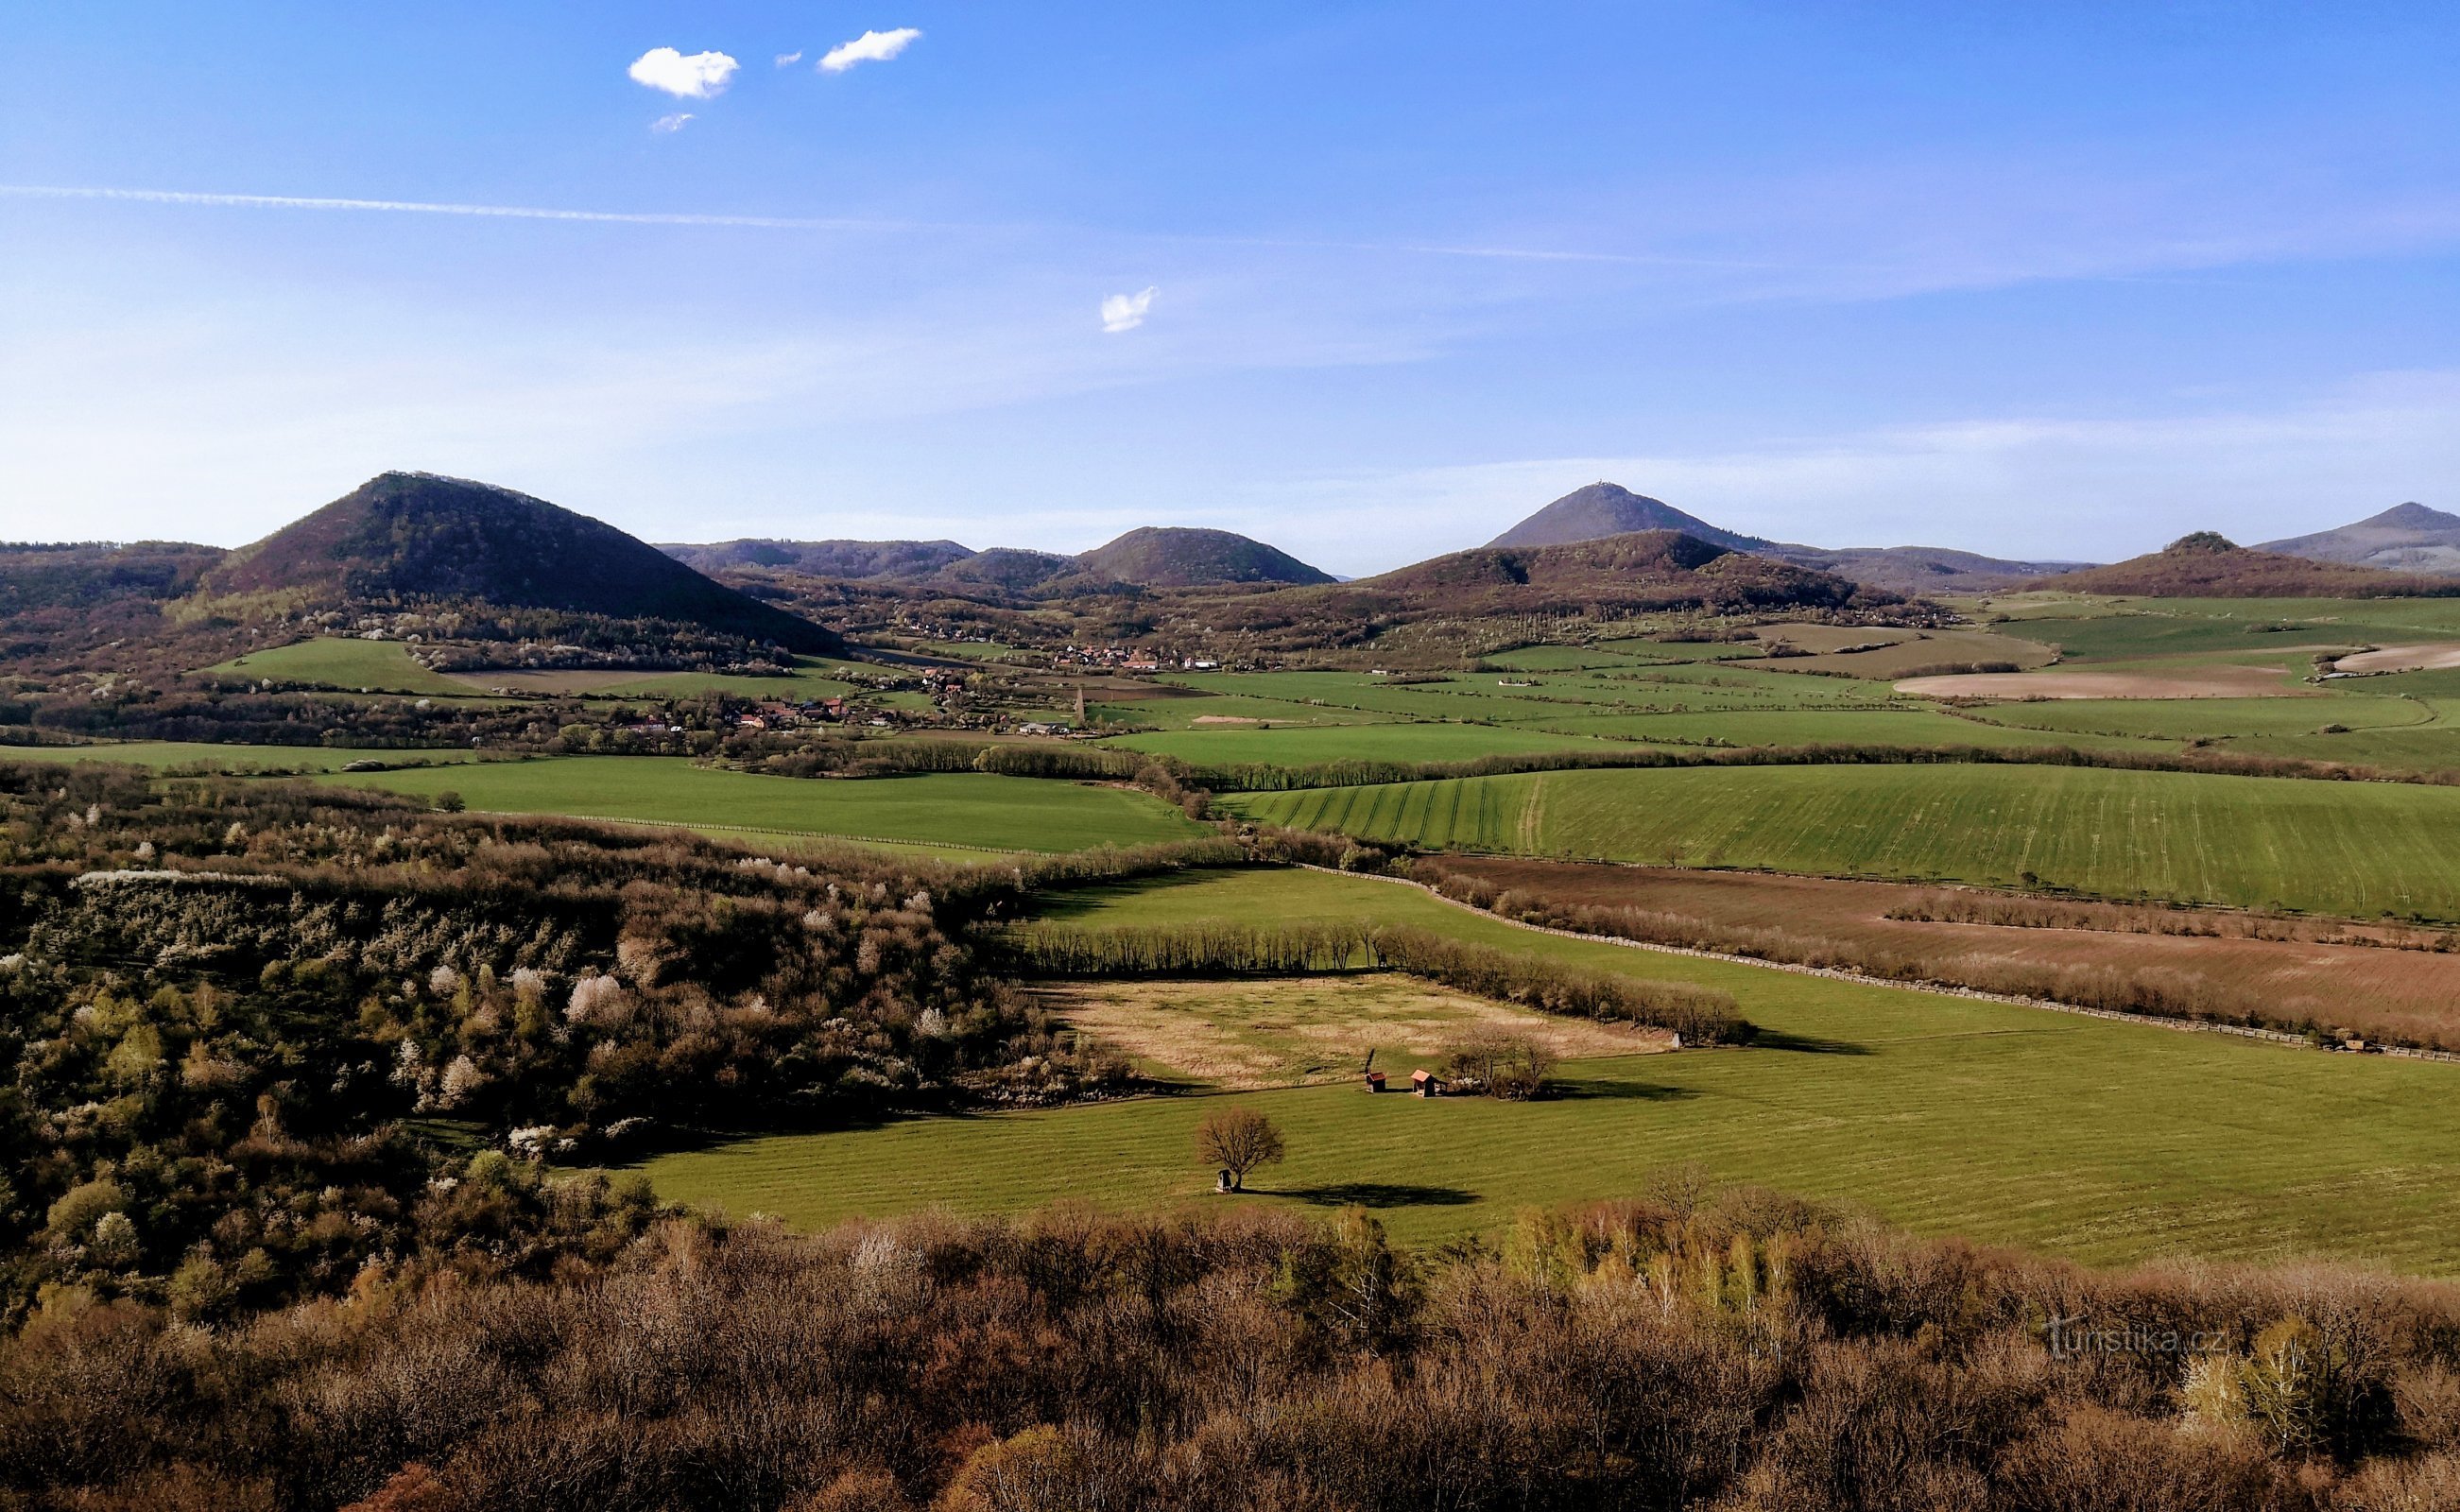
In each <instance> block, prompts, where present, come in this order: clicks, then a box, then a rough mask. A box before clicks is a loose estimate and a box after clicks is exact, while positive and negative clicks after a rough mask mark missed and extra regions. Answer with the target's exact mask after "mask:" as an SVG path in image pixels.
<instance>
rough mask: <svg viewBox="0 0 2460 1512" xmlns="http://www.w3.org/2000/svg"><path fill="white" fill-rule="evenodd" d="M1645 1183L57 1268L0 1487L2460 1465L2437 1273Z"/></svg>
mask: <svg viewBox="0 0 2460 1512" xmlns="http://www.w3.org/2000/svg"><path fill="white" fill-rule="evenodd" d="M480 1159H481V1160H482V1161H484V1160H486V1159H487V1158H486V1157H481V1158H480ZM497 1160H498V1161H500V1157H498V1158H497ZM469 1181H470V1182H471V1184H475V1185H481V1186H493V1185H497V1184H498V1183H505V1184H507V1185H508V1186H519V1185H520V1182H521V1178H520V1176H519V1175H518V1174H517V1173H510V1172H507V1171H505V1170H504V1169H502V1168H501V1167H500V1165H498V1166H497V1167H495V1168H492V1169H474V1170H473V1171H472V1172H471V1173H470V1178H469ZM570 1201H575V1202H581V1201H584V1200H583V1199H570ZM0 1477H5V1486H6V1490H5V1492H0V1505H8V1506H12V1507H26V1508H34V1507H63V1508H65V1507H76V1508H94V1509H99V1508H112V1509H118V1508H128V1509H136V1508H148V1509H153V1508H177V1509H186V1508H196V1509H203V1508H217V1509H219V1508H258V1507H262V1508H277V1507H301V1508H306V1507H330V1506H335V1505H351V1506H354V1507H356V1508H359V1509H361V1512H376V1509H387V1512H447V1509H462V1508H469V1509H477V1508H498V1507H514V1506H519V1507H525V1508H541V1509H547V1508H573V1509H582V1508H588V1509H593V1512H597V1509H629V1508H639V1509H643V1512H647V1509H651V1508H659V1509H665V1508H710V1509H718V1508H746V1507H759V1508H770V1507H782V1508H794V1509H798V1512H818V1509H856V1508H862V1509H890V1508H904V1507H921V1506H937V1507H944V1508H951V1509H953V1508H1000V1509H1029V1508H1032V1509H1045V1508H1047V1509H1053V1512H1056V1509H1061V1508H1084V1507H1132V1506H1185V1507H1219V1508H1224V1509H1227V1508H1246V1507H1262V1508H1325V1509H1330V1508H1348V1507H1358V1508H1382V1507H1392V1508H1401V1507H1430V1506H1431V1507H1445V1508H1471V1507H1595V1506H1628V1507H1686V1506H1696V1507H1715V1508H1722V1509H1728V1512H1740V1509H1744V1508H1751V1509H1762V1508H1765V1509H1770V1512H1775V1509H1806V1508H1908V1509H1911V1508H1922V1509H1931V1508H1986V1507H2018V1508H2062V1509H2069V1508H2071V1509H2096V1512H2098V1509H2119V1508H2144V1509H2147V1512H2153V1509H2159V1512H2181V1509H2222V1508H2278V1509H2296V1508H2351V1509H2355V1508H2364V1509H2369V1512H2375V1509H2382V1512H2391V1509H2404V1512H2406V1509H2424V1508H2438V1507H2449V1506H2451V1505H2453V1504H2454V1502H2455V1499H2460V1291H2455V1289H2454V1288H2451V1287H2449V1286H2446V1285H2439V1284H2428V1283H2407V1282H2397V1281H2392V1280H2387V1279H2385V1278H2382V1277H2379V1276H2370V1275H2365V1274H2360V1273H2355V1272H2346V1271H2335V1270H2324V1269H2300V1270H2281V1271H2271V1272H2264V1271H2250V1270H2221V1269H2199V1268H2176V1269H2167V1270H2153V1271H2145V1272H2138V1273H2134V1274H2113V1273H2105V1272H2092V1271H2087V1270H2082V1269H2077V1268H2073V1267H2066V1266H2060V1265H2053V1264H2046V1263H2041V1262H2037V1261H2032V1260H2028V1259H2025V1258H2024V1257H2021V1256H2018V1255H2013V1254H2008V1253H2004V1252H1988V1251H1980V1250H1976V1249H1973V1248H1971V1247H1968V1246H1963V1245H1961V1244H1956V1243H1922V1242H1915V1241H1909V1240H1905V1239H1902V1238H1900V1237H1897V1236H1894V1235H1891V1234H1888V1233H1886V1232H1883V1231H1878V1230H1876V1229H1872V1228H1869V1227H1866V1226H1862V1225H1856V1224H1852V1223H1848V1222H1840V1221H1837V1220H1834V1219H1832V1218H1829V1217H1826V1216H1824V1215H1821V1214H1819V1213H1817V1212H1814V1211H1813V1210H1811V1209H1807V1208H1804V1207H1802V1206H1800V1205H1799V1204H1796V1203H1791V1202H1788V1201H1786V1200H1783V1199H1779V1198H1775V1197H1771V1196H1769V1195H1767V1194H1764V1193H1756V1192H1751V1191H1747V1190H1746V1191H1732V1192H1728V1193H1724V1194H1718V1195H1713V1196H1712V1195H1707V1194H1703V1193H1701V1192H1699V1191H1697V1190H1694V1189H1690V1188H1688V1187H1687V1186H1686V1183H1685V1182H1683V1181H1682V1180H1681V1179H1680V1178H1679V1175H1678V1177H1677V1178H1676V1179H1675V1180H1672V1181H1669V1182H1666V1183H1665V1190H1664V1191H1661V1192H1660V1193H1658V1194H1657V1195H1656V1196H1655V1197H1654V1198H1653V1199H1651V1200H1649V1201H1645V1202H1640V1203H1631V1204H1625V1205H1619V1206H1609V1207H1601V1208H1598V1209H1595V1210H1591V1211H1587V1212H1583V1213H1579V1214H1569V1215H1562V1214H1531V1215H1527V1216H1525V1217H1524V1218H1523V1220H1522V1221H1521V1223H1520V1224H1519V1225H1518V1226H1517V1227H1516V1229H1515V1231H1514V1232H1513V1233H1512V1234H1511V1235H1509V1236H1508V1237H1507V1238H1506V1239H1505V1240H1504V1241H1503V1243H1502V1244H1501V1245H1500V1246H1496V1247H1495V1248H1493V1249H1487V1248H1477V1249H1471V1250H1466V1251H1455V1252H1452V1253H1449V1254H1445V1255H1439V1256H1435V1257H1431V1258H1427V1259H1423V1260H1422V1259H1413V1258H1411V1257H1409V1256H1407V1255H1404V1254H1402V1253H1398V1252H1396V1251H1394V1250H1392V1249H1391V1248H1389V1246H1386V1245H1385V1244H1384V1243H1383V1241H1382V1236H1381V1234H1380V1232H1379V1231H1378V1230H1377V1228H1376V1227H1375V1225H1374V1224H1373V1222H1372V1220H1371V1219H1369V1218H1368V1216H1367V1215H1365V1214H1363V1213H1357V1212H1352V1213H1349V1214H1347V1215H1345V1216H1343V1217H1342V1218H1340V1219H1338V1220H1336V1221H1334V1222H1332V1223H1330V1224H1328V1225H1327V1224H1310V1223H1302V1222H1296V1221H1290V1220H1278V1219H1269V1218H1262V1217H1250V1216H1243V1215H1238V1214H1232V1215H1228V1216H1225V1217H1223V1218H1222V1219H1220V1220H1219V1221H1213V1222H1203V1221H1195V1220H1182V1219H1171V1218H1156V1219H1148V1220H1108V1219H1101V1218H1096V1217H1094V1216H1092V1215H1091V1214H1087V1213H1082V1212H1074V1211H1069V1210H1065V1209H1062V1210H1054V1211H1051V1212H1048V1213H1045V1214H1042V1215H1040V1216H1039V1217H1037V1218H1035V1219H1033V1220H1031V1221H1029V1222H1028V1223H1025V1224H1022V1225H1007V1224H999V1223H972V1224H958V1223H953V1222H937V1221H929V1220H923V1221H915V1222H909V1223H903V1224H898V1225H854V1226H848V1227H845V1228H841V1229H838V1230H837V1231H834V1232H831V1233H828V1234H824V1235H820V1236H817V1237H815V1238H808V1239H797V1238H790V1237H786V1236H783V1235H781V1234H779V1233H777V1232H776V1231H775V1230H774V1229H771V1228H768V1227H765V1226H759V1225H752V1226H740V1227H730V1226H727V1225H722V1224H714V1223H710V1222H708V1221H703V1220H696V1219H690V1218H684V1217H656V1218H652V1219H650V1220H649V1221H648V1222H647V1225H646V1226H644V1227H642V1228H641V1229H640V1231H639V1233H638V1235H637V1237H635V1238H632V1239H629V1240H626V1241H624V1242H622V1243H620V1244H617V1245H614V1246H611V1247H610V1248H609V1249H608V1250H607V1251H606V1252H604V1254H602V1255H597V1256H591V1255H587V1254H583V1253H581V1252H577V1251H576V1252H573V1253H569V1254H567V1255H566V1256H565V1257H563V1258H562V1260H561V1261H559V1263H558V1264H557V1265H556V1266H555V1267H552V1269H551V1270H550V1271H548V1272H546V1273H542V1274H534V1275H529V1276H515V1275H511V1274H498V1275H493V1276H484V1275H472V1274H468V1273H466V1272H462V1271H456V1272H451V1273H432V1274H430V1275H429V1276H428V1277H427V1278H426V1279H425V1280H424V1281H415V1282H414V1281H412V1280H410V1279H409V1278H408V1277H407V1276H397V1275H394V1274H392V1273H389V1272H387V1271H385V1270H384V1269H382V1268H375V1267H371V1269H369V1270H368V1271H366V1272H363V1274H362V1276H361V1277H360V1279H359V1281H358V1282H357V1283H356V1284H355V1285H354V1286H353V1287H352V1288H351V1289H350V1291H349V1293H348V1294H347V1295H346V1296H344V1297H342V1298H339V1299H332V1300H320V1301H316V1302H313V1303H308V1304H303V1305H300V1306H296V1307H293V1308H290V1309H286V1310H278V1311H274V1312H271V1313H268V1314H265V1315H264V1316H261V1317H257V1318H254V1319H250V1320H247V1321H245V1322H235V1323H231V1324H227V1325H224V1326H223V1327H220V1328H216V1329H211V1330H206V1329H198V1328H191V1327H185V1326H181V1325H180V1324H178V1323H176V1322H175V1321H174V1320H173V1319H172V1317H171V1316H169V1315H168V1314H166V1313H165V1312H164V1311H163V1310H159V1309H156V1308H150V1307H145V1306H141V1305H137V1304H130V1303H119V1304H98V1305H90V1306H86V1307H83V1308H70V1309H65V1310H60V1311H58V1313H57V1315H53V1313H52V1312H50V1311H47V1312H46V1313H45V1314H43V1315H41V1316H38V1317H37V1318H36V1319H35V1320H34V1321H33V1322H32V1324H31V1325H30V1326H28V1327H27V1328H25V1329H24V1330H23V1331H21V1332H20V1333H19V1334H18V1335H17V1336H16V1337H15V1338H14V1339H13V1340H11V1342H10V1343H9V1344H8V1345H7V1346H6V1350H5V1353H0Z"/></svg>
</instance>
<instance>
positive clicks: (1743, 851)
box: [1222, 765, 2460, 919]
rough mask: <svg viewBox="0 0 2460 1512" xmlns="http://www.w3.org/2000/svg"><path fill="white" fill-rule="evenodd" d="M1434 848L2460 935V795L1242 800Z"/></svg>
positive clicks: (2081, 781)
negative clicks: (2423, 922) (2284, 916)
mask: <svg viewBox="0 0 2460 1512" xmlns="http://www.w3.org/2000/svg"><path fill="white" fill-rule="evenodd" d="M1222 801H1223V802H1224V803H1225V804H1226V805H1227V806H1228V807H1230V808H1232V809H1233V810H1235V811H1237V812H1238V813H1240V814H1241V815H1244V816H1247V817H1250V818H1253V819H1258V820H1268V821H1270V822H1273V823H1278V824H1288V825H1293V826H1297V827H1301V828H1310V829H1337V830H1341V831H1344V832H1347V833H1349V834H1353V835H1357V836H1360V837H1362V838H1366V839H1371V840H1389V841H1408V842H1410V843H1413V844H1418V845H1425V846H1431V847H1440V846H1458V847H1462V848H1469V849H1480V850H1495V851H1511V852H1518V853H1525V854H1531V855H1539V856H1564V857H1586V858H1594V859H1599V860H1606V861H1642V862H1683V863H1688V864H1694V865H1712V866H1757V867H1767V868H1771V869H1773V870H1778V871H1792V872H1815V873H1821V874H1825V875H1831V876H1864V877H1894V878H1908V879H1915V880H1944V881H1955V882H1965V883H1977V884H1993V885H2005V886H2014V885H2019V884H2022V883H2023V881H2024V878H2025V874H2026V873H2031V874H2032V875H2033V876H2035V877H2037V878H2038V879H2040V881H2041V882H2043V883H2046V884H2050V885H2053V886H2060V887H2072V888H2075V889H2077V890H2079V891H2082V892H2088V893H2093V894H2098V895H2102V896H2108V897H2134V896H2137V895H2139V894H2143V895H2150V896H2153V897H2156V898H2169V899H2175V900H2178V901H2181V902H2195V903H2218V904H2230V905H2241V906H2251V907H2261V906H2275V905H2278V906H2286V907H2292V908H2300V909H2304V910H2309V911H2312V912H2318V913H2331V914H2345V915H2352V916H2372V915H2376V914H2381V913H2393V914H2402V915H2407V914H2418V915H2423V916H2426V917H2429V918H2434V919H2454V918H2460V790H2455V789H2450V788H2441V787H2425V786H2417V785H2409V784H2397V783H2352V782H2312V781H2293V780H2287V779H2283V778H2277V777H2209V776H2203V775H2199V774H2188V773H2176V772H2113V771H2103V770H2097V769H2093V768H2085V767H2033V766H1946V765H1943V766H1813V767H1727V768H1695V769H1688V770H1672V771H1653V772H1652V771H1621V772H1618V771H1587V772H1548V773H1540V774H1532V775H1519V776H1511V777H1466V778H1457V779H1453V780H1448V781H1434V782H1404V783H1392V784H1387V785H1383V786H1374V787H1351V788H1319V789H1310V790H1306V791H1302V792H1296V793H1260V794H1242V795H1237V796H1234V797H1231V798H1228V799H1223V800H1222Z"/></svg>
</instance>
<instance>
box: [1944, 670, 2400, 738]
mask: <svg viewBox="0 0 2460 1512" xmlns="http://www.w3.org/2000/svg"><path fill="white" fill-rule="evenodd" d="M2368 680H2369V681H2371V680H2372V679H2368ZM1974 717H1976V718H1979V719H1984V720H1987V721H1989V722H1990V723H1992V724H1999V725H2007V726H2012V727H2020V728H2023V729H2025V730H2035V731H2044V732H2048V733H2051V734H2053V735H2064V734H2073V733H2078V732H2087V731H2106V732H2110V733H2112V734H2119V735H2144V736H2152V737H2156V738H2161V739H2169V740H2187V739H2193V738H2195V737H2196V736H2203V737H2206V738H2219V737H2224V736H2228V735H2313V734H2314V733H2315V732H2316V731H2318V730H2320V729H2322V727H2323V726H2324V725H2327V724H2341V725H2346V726H2348V727H2349V728H2350V729H2352V730H2374V729H2393V728H2397V727H2399V726H2403V725H2424V724H2429V723H2432V722H2433V720H2434V718H2435V713H2434V711H2433V710H2432V709H2431V708H2429V707H2428V706H2427V705H2425V704H2423V703H2420V702H2418V701H2417V700H2415V699H2412V698H2382V697H2371V696H2364V695H2356V694H2343V695H2325V696H2322V697H2315V698H2064V699H2052V700H2047V701H2045V702H2042V703H2025V704H2000V705H1996V706H1994V707H1992V708H1989V709H1986V710H1983V711H1980V712H1978V713H1976V714H1975V715H1974Z"/></svg>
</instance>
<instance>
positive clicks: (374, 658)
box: [205, 635, 479, 698]
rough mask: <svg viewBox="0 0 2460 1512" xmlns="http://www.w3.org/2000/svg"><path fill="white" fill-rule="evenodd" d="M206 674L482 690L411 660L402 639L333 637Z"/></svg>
mask: <svg viewBox="0 0 2460 1512" xmlns="http://www.w3.org/2000/svg"><path fill="white" fill-rule="evenodd" d="M205 671H208V672H215V673H220V674H222V675H224V676H231V677H254V678H266V677H269V678H271V679H273V680H274V681H275V682H277V683H303V684H306V685H307V686H309V687H313V688H338V689H341V690H343V691H344V692H374V693H417V694H421V695H424V696H428V697H436V698H467V697H470V696H471V695H473V694H475V693H477V692H479V690H477V689H476V688H473V687H472V686H470V685H469V684H468V683H466V682H461V681H458V680H456V679H455V678H451V677H447V676H445V675H444V674H443V673H441V672H434V671H428V670H427V669H426V668H424V667H422V666H420V665H419V664H418V663H417V662H415V661H414V660H412V659H411V654H410V648H409V647H407V646H405V645H403V644H402V643H401V642H399V641H364V640H358V639H355V638H351V637H344V636H331V635H328V636H319V637H317V638H316V639H313V640H305V641H293V642H292V643H291V644H289V645H287V646H275V647H270V648H267V649H266V650H261V651H249V652H248V653H247V654H246V655H244V656H234V657H232V658H231V659H230V660H229V661H226V662H223V663H220V664H218V665H216V666H212V667H208V668H206V669H205Z"/></svg>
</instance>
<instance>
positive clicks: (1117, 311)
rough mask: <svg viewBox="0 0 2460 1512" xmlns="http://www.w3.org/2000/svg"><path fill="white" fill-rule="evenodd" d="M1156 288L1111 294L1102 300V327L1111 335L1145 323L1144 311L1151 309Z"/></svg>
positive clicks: (1133, 328)
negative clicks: (1139, 292)
mask: <svg viewBox="0 0 2460 1512" xmlns="http://www.w3.org/2000/svg"><path fill="white" fill-rule="evenodd" d="M1155 292H1156V290H1154V289H1150V288H1148V289H1146V290H1145V291H1144V292H1143V293H1141V294H1113V295H1112V296H1111V297H1110V298H1108V299H1106V300H1104V301H1102V329H1103V330H1107V331H1109V332H1110V333H1111V334H1113V335H1117V334H1118V333H1119V332H1120V331H1122V330H1135V329H1136V328H1137V327H1138V326H1141V325H1143V324H1144V323H1145V311H1146V310H1149V309H1153V302H1154V294H1155Z"/></svg>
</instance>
